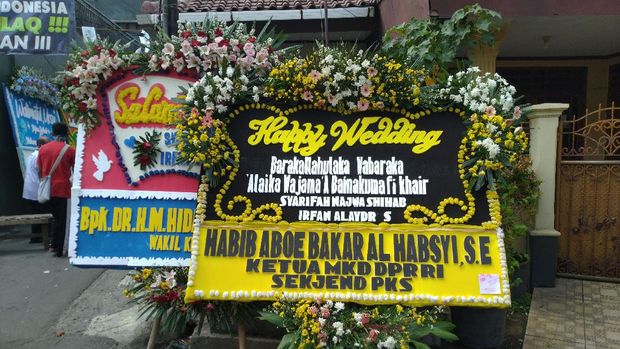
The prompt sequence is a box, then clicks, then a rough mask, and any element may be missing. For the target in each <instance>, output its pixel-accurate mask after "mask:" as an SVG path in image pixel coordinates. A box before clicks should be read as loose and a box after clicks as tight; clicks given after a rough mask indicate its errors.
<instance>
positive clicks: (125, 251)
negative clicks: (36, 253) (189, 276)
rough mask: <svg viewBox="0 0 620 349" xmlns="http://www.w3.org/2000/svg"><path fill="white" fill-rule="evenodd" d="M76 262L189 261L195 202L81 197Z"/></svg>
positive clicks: (130, 263) (176, 262) (127, 263)
mask: <svg viewBox="0 0 620 349" xmlns="http://www.w3.org/2000/svg"><path fill="white" fill-rule="evenodd" d="M79 202H80V203H79V207H78V208H77V209H78V210H79V212H80V215H79V217H80V219H79V221H78V222H74V224H77V241H79V243H77V244H76V245H77V246H76V249H77V250H76V251H75V252H76V253H75V258H76V259H78V260H79V259H84V258H86V259H92V258H95V259H99V260H100V263H97V264H106V265H114V264H118V265H124V264H125V263H110V262H109V261H111V260H113V259H116V260H117V261H118V260H124V262H126V265H132V264H137V263H138V262H134V263H132V262H131V260H134V261H136V260H138V259H167V260H171V263H169V264H179V263H180V261H187V260H188V259H189V256H190V250H191V237H192V231H193V225H194V208H195V207H196V201H195V200H178V199H117V198H93V197H81V198H80V201H79Z"/></svg>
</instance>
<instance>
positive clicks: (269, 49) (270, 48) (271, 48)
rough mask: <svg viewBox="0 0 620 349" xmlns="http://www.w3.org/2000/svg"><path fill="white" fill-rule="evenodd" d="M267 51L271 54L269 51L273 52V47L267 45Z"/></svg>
mask: <svg viewBox="0 0 620 349" xmlns="http://www.w3.org/2000/svg"><path fill="white" fill-rule="evenodd" d="M267 52H269V53H270V54H271V53H273V47H271V46H269V47H268V48H267Z"/></svg>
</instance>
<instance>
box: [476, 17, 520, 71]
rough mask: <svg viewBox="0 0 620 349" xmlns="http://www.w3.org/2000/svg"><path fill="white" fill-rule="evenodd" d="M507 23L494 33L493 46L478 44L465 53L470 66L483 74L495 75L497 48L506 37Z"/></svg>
mask: <svg viewBox="0 0 620 349" xmlns="http://www.w3.org/2000/svg"><path fill="white" fill-rule="evenodd" d="M509 25H510V23H509V22H504V23H503V24H502V25H501V27H500V29H499V31H497V33H495V44H494V45H493V46H487V45H483V44H482V43H478V44H477V45H476V46H474V47H473V48H472V49H470V50H469V52H467V57H468V58H469V60H470V61H471V63H472V66H474V67H478V68H480V71H481V72H482V73H483V74H484V73H491V74H495V72H496V66H495V64H496V61H497V55H498V54H499V47H500V46H501V43H502V41H503V40H504V38H505V37H506V33H507V32H508V26H509Z"/></svg>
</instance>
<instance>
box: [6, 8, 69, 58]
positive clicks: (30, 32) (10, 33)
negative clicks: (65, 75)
mask: <svg viewBox="0 0 620 349" xmlns="http://www.w3.org/2000/svg"><path fill="white" fill-rule="evenodd" d="M74 37H75V4H74V0H49V1H45V0H36V1H27V0H25V1H17V0H13V1H10V0H3V1H0V52H6V53H14V54H19V53H30V54H62V53H67V52H68V49H69V44H70V43H71V40H73V38H74Z"/></svg>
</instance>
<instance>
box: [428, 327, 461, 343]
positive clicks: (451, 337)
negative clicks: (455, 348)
mask: <svg viewBox="0 0 620 349" xmlns="http://www.w3.org/2000/svg"><path fill="white" fill-rule="evenodd" d="M431 333H432V334H433V335H435V336H437V337H439V338H441V339H444V340H447V341H448V342H454V341H456V340H458V339H459V337H457V336H456V335H455V334H454V333H452V332H448V331H446V330H443V329H441V328H439V327H433V329H432V330H431Z"/></svg>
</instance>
